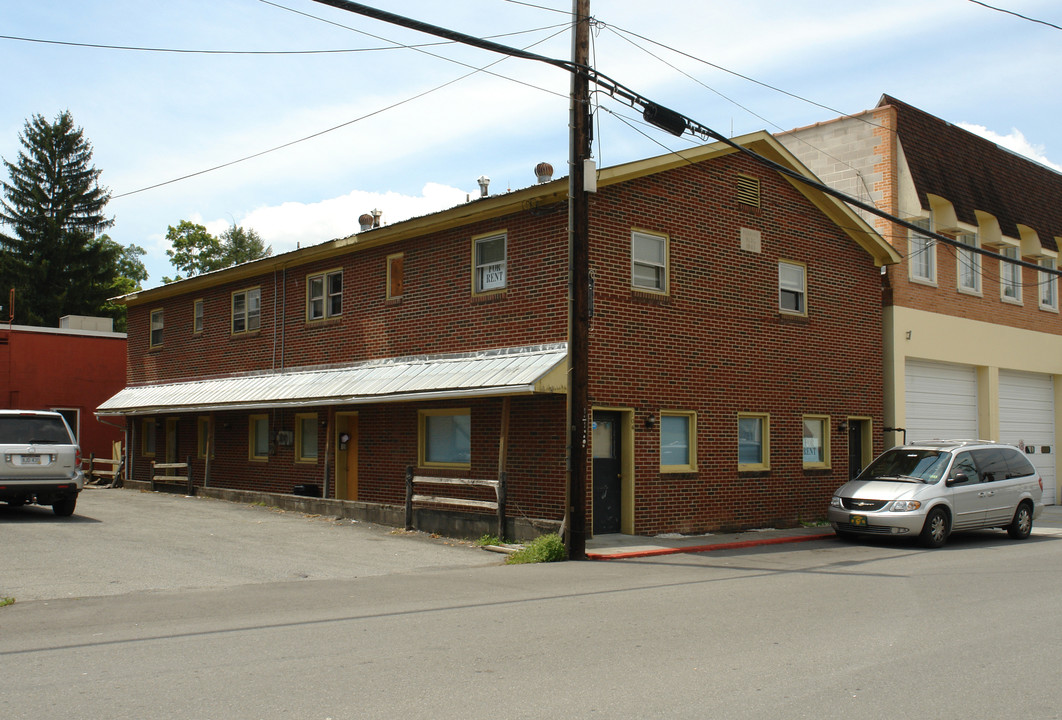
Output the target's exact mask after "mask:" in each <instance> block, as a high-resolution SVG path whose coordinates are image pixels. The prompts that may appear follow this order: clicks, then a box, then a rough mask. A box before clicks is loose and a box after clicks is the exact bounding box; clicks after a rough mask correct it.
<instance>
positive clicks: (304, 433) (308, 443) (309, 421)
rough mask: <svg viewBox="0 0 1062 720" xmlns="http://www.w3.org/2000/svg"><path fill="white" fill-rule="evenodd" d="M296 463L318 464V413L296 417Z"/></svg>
mask: <svg viewBox="0 0 1062 720" xmlns="http://www.w3.org/2000/svg"><path fill="white" fill-rule="evenodd" d="M295 462H310V463H315V462H317V413H308V414H300V415H296V416H295Z"/></svg>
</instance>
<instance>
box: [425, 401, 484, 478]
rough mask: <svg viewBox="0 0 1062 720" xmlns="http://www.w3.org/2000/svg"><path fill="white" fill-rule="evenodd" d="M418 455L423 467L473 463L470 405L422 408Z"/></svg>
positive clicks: (462, 465) (455, 465)
mask: <svg viewBox="0 0 1062 720" xmlns="http://www.w3.org/2000/svg"><path fill="white" fill-rule="evenodd" d="M418 425H419V432H418V433H417V434H418V436H419V442H418V446H419V447H418V450H419V452H418V456H419V460H420V465H422V466H425V467H433V466H434V467H468V466H469V465H470V464H471V462H472V414H471V410H469V408H452V409H445V410H421V411H420V412H419V413H418Z"/></svg>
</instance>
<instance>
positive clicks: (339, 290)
mask: <svg viewBox="0 0 1062 720" xmlns="http://www.w3.org/2000/svg"><path fill="white" fill-rule="evenodd" d="M342 314H343V271H342V270H332V271H330V272H326V273H319V274H317V275H310V276H309V277H308V278H306V319H307V320H324V319H326V318H331V317H338V316H339V315H342Z"/></svg>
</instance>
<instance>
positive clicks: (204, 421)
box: [196, 416, 214, 460]
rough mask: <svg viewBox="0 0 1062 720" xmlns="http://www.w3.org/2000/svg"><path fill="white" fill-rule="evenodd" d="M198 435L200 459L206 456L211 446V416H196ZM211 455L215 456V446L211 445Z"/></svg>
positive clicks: (197, 451) (197, 450) (197, 449)
mask: <svg viewBox="0 0 1062 720" xmlns="http://www.w3.org/2000/svg"><path fill="white" fill-rule="evenodd" d="M196 436H197V438H198V442H197V443H196V457H198V458H199V459H200V460H203V459H205V458H206V454H207V448H208V447H210V418H209V417H205V416H204V417H199V418H196ZM210 457H211V458H213V457H214V448H212V447H210Z"/></svg>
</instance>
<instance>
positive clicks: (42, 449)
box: [0, 410, 85, 517]
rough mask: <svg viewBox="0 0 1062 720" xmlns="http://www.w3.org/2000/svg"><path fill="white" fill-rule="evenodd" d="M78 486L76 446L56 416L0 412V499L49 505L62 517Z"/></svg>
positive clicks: (80, 481) (42, 412)
mask: <svg viewBox="0 0 1062 720" xmlns="http://www.w3.org/2000/svg"><path fill="white" fill-rule="evenodd" d="M84 486H85V478H84V475H83V474H82V472H81V449H80V448H79V447H78V444H77V440H75V439H74V433H73V432H71V431H70V426H69V425H67V424H66V420H64V419H63V416H62V415H60V414H59V413H57V412H50V411H45V410H0V500H2V501H4V502H6V503H7V504H8V505H14V506H16V507H17V506H20V505H25V504H26V503H37V504H38V505H51V506H52V510H53V511H54V512H55V514H56V515H59V516H61V517H67V516H69V515H72V514H73V513H74V507H75V506H76V505H77V495H78V493H79V492H81V490H82V488H83V487H84Z"/></svg>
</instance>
